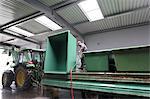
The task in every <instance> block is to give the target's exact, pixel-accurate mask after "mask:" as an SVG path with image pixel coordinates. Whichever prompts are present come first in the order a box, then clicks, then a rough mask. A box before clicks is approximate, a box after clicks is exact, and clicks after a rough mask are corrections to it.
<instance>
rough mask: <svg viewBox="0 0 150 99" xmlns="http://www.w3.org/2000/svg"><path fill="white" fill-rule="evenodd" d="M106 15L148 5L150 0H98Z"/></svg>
mask: <svg viewBox="0 0 150 99" xmlns="http://www.w3.org/2000/svg"><path fill="white" fill-rule="evenodd" d="M97 1H98V4H99V6H100V8H101V10H102V12H103V15H104V16H108V15H113V14H118V13H122V12H125V11H129V10H133V9H137V8H140V7H146V6H148V5H149V2H150V0H97Z"/></svg>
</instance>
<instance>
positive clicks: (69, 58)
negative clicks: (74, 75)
mask: <svg viewBox="0 0 150 99" xmlns="http://www.w3.org/2000/svg"><path fill="white" fill-rule="evenodd" d="M75 64H76V38H75V37H74V36H73V35H72V34H71V33H70V31H64V32H61V33H57V34H55V35H52V36H50V37H48V39H47V48H46V57H45V64H44V72H45V73H54V74H66V73H69V71H70V69H71V68H74V66H75Z"/></svg>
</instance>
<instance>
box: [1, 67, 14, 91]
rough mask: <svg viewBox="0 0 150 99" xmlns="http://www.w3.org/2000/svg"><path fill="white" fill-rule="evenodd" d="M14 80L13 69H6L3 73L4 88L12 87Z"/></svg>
mask: <svg viewBox="0 0 150 99" xmlns="http://www.w3.org/2000/svg"><path fill="white" fill-rule="evenodd" d="M13 80H14V73H13V71H11V70H6V71H5V72H4V73H3V75H2V85H3V88H7V87H10V85H11V84H12V82H13Z"/></svg>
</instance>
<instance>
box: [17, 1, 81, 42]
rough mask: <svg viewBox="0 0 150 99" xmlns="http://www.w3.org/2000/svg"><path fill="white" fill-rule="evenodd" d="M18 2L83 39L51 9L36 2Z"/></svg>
mask: <svg viewBox="0 0 150 99" xmlns="http://www.w3.org/2000/svg"><path fill="white" fill-rule="evenodd" d="M19 1H20V2H22V3H24V4H28V5H30V6H32V7H34V8H35V9H37V10H39V11H41V12H43V13H45V14H46V15H47V16H48V17H49V18H50V19H51V20H53V21H55V22H56V23H58V24H59V25H62V26H64V27H67V28H68V29H70V30H71V31H74V32H73V35H74V36H76V37H78V38H79V39H83V38H82V35H81V33H80V32H79V31H78V30H77V29H75V28H74V27H73V26H72V25H70V24H69V23H68V22H67V21H66V20H64V19H63V18H62V17H61V16H59V15H58V14H57V13H56V12H55V11H54V10H53V9H52V8H50V7H48V6H46V5H44V4H42V3H41V2H39V1H38V0H19Z"/></svg>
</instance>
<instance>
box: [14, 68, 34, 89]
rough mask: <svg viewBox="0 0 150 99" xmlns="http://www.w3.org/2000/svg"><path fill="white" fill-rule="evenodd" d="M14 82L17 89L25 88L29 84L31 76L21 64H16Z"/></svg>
mask: <svg viewBox="0 0 150 99" xmlns="http://www.w3.org/2000/svg"><path fill="white" fill-rule="evenodd" d="M15 84H16V87H17V89H20V90H25V89H28V88H29V87H30V86H31V76H30V75H29V74H28V71H27V69H26V68H25V67H23V66H18V67H17V68H16V71H15Z"/></svg>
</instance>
